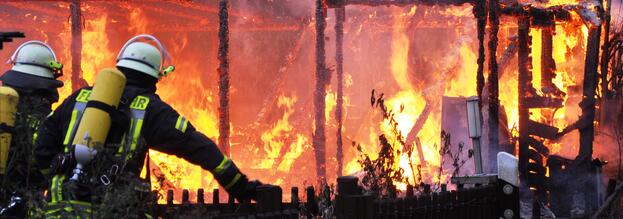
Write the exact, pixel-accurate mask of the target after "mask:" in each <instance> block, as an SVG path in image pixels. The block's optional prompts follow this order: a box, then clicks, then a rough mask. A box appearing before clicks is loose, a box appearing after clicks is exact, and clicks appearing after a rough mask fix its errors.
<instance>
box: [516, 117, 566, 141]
mask: <svg viewBox="0 0 623 219" xmlns="http://www.w3.org/2000/svg"><path fill="white" fill-rule="evenodd" d="M525 125H526V126H525V128H526V129H527V130H526V132H524V133H526V134H527V135H534V136H539V137H541V138H547V139H550V140H553V139H557V138H558V128H556V127H553V126H549V125H545V124H542V123H538V122H535V121H532V120H528V121H527V124H525Z"/></svg>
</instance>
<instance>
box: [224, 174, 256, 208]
mask: <svg viewBox="0 0 623 219" xmlns="http://www.w3.org/2000/svg"><path fill="white" fill-rule="evenodd" d="M261 185H263V184H262V183H261V182H260V181H258V180H253V181H249V180H248V179H247V177H246V176H244V177H243V178H241V179H240V180H239V181H238V183H236V185H234V186H232V188H231V189H229V191H227V192H228V193H229V194H230V195H232V196H234V197H235V198H236V199H237V200H238V202H243V201H249V200H256V199H257V188H258V187H259V186H261Z"/></svg>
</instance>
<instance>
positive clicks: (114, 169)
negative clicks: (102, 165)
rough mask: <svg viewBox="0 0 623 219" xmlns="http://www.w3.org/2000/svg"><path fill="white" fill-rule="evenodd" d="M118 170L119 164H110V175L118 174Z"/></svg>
mask: <svg viewBox="0 0 623 219" xmlns="http://www.w3.org/2000/svg"><path fill="white" fill-rule="evenodd" d="M118 172H119V165H117V164H113V165H112V166H110V170H108V173H110V175H117V173H118Z"/></svg>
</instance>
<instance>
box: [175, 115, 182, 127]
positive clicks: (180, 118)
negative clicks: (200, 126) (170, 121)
mask: <svg viewBox="0 0 623 219" xmlns="http://www.w3.org/2000/svg"><path fill="white" fill-rule="evenodd" d="M182 118H183V117H182V116H178V117H177V122H175V129H178V130H179V127H180V123H182Z"/></svg>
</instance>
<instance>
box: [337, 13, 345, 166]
mask: <svg viewBox="0 0 623 219" xmlns="http://www.w3.org/2000/svg"><path fill="white" fill-rule="evenodd" d="M335 17H336V19H335V63H336V64H337V65H336V67H335V68H336V72H337V106H336V109H335V118H336V119H337V149H336V150H337V152H336V156H337V176H338V177H339V176H341V175H342V158H343V156H344V155H343V151H342V127H343V121H344V119H343V110H344V54H343V50H344V48H343V45H344V20H345V19H346V9H345V8H344V7H341V8H336V9H335Z"/></svg>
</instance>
